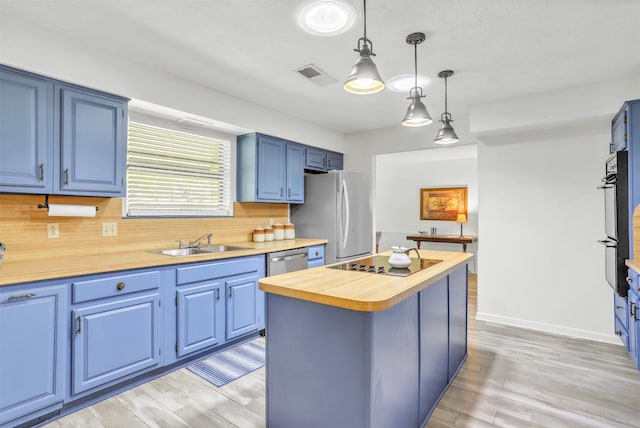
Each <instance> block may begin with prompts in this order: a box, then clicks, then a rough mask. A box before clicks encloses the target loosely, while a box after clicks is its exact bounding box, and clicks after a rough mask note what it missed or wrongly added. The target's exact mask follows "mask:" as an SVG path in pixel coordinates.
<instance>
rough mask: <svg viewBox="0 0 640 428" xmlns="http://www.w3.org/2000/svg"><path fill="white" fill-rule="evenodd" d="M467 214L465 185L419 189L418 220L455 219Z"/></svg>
mask: <svg viewBox="0 0 640 428" xmlns="http://www.w3.org/2000/svg"><path fill="white" fill-rule="evenodd" d="M459 213H460V214H462V213H464V214H467V188H466V187H429V188H422V189H420V220H442V221H456V219H457V218H458V214H459Z"/></svg>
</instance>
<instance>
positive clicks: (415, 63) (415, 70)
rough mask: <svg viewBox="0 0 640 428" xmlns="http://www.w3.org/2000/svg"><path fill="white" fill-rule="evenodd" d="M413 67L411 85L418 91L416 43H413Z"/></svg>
mask: <svg viewBox="0 0 640 428" xmlns="http://www.w3.org/2000/svg"><path fill="white" fill-rule="evenodd" d="M413 68H414V73H413V78H414V85H413V87H414V88H415V90H416V91H418V44H417V43H414V44H413Z"/></svg>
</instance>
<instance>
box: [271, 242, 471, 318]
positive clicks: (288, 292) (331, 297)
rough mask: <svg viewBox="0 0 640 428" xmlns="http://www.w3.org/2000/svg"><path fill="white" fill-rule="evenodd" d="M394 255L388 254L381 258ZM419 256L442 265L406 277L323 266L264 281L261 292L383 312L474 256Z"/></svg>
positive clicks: (423, 253) (425, 253) (429, 253)
mask: <svg viewBox="0 0 640 428" xmlns="http://www.w3.org/2000/svg"><path fill="white" fill-rule="evenodd" d="M391 253H392V252H391V251H387V252H383V253H381V254H380V255H381V256H389V255H391ZM419 253H420V258H421V259H436V260H442V262H440V263H437V264H435V265H433V266H430V267H428V268H426V269H423V270H421V271H419V272H416V273H413V274H411V275H409V276H404V277H400V276H393V275H384V274H377V273H369V272H360V271H349V270H341V269H332V268H330V267H328V266H323V267H317V268H313V269H306V270H301V271H296V272H290V273H286V274H281V275H274V276H270V277H266V278H262V279H260V281H259V282H260V289H261V290H262V291H265V292H267V293H272V294H277V295H281V296H285V297H292V298H296V299H300V300H306V301H309V302H314V303H321V304H325V305H330V306H335V307H338V308H343V309H351V310H355V311H364V312H376V311H383V310H386V309H388V308H390V307H392V306H394V305H396V304H398V303H400V302H402V301H403V300H405V299H407V298H408V297H410V296H412V295H414V294H416V293H417V292H419V291H420V290H422V289H424V288H426V287H427V286H429V285H430V284H432V283H434V282H436V281H438V280H439V279H441V278H444V277H446V276H447V275H448V274H449V273H451V272H453V271H454V270H456V269H458V268H460V266H461V265H463V264H466V263H468V261H469V260H470V259H471V258H472V257H473V254H470V253H461V252H451V251H434V250H419ZM411 255H413V253H412V254H411ZM354 260H356V261H357V260H358V259H354Z"/></svg>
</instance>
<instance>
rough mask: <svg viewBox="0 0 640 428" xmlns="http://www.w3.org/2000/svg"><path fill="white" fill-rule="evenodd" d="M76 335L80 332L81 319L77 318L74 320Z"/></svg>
mask: <svg viewBox="0 0 640 428" xmlns="http://www.w3.org/2000/svg"><path fill="white" fill-rule="evenodd" d="M76 325H77V328H76V334H80V332H81V331H82V318H80V317H78V318H76Z"/></svg>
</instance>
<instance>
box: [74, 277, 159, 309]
mask: <svg viewBox="0 0 640 428" xmlns="http://www.w3.org/2000/svg"><path fill="white" fill-rule="evenodd" d="M94 278H95V279H90V280H87V281H74V282H73V284H72V290H73V298H72V301H73V303H80V302H87V301H89V300H96V299H104V298H107V297H114V296H121V295H125V294H131V293H137V292H139V291H144V290H153V289H156V288H158V287H159V286H160V272H159V271H152V272H141V273H131V274H127V275H110V276H104V277H100V278H97V277H94Z"/></svg>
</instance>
